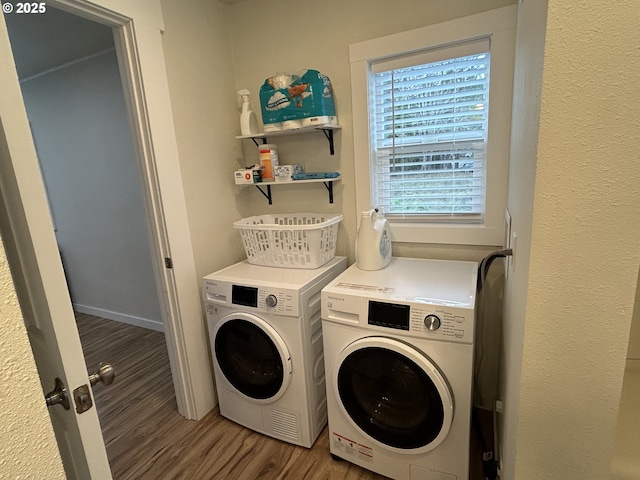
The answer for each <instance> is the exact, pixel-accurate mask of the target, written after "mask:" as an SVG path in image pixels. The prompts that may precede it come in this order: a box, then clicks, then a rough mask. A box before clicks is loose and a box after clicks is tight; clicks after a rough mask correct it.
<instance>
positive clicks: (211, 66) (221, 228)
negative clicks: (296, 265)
mask: <svg viewBox="0 0 640 480" xmlns="http://www.w3.org/2000/svg"><path fill="white" fill-rule="evenodd" d="M162 9H163V14H164V19H165V27H166V31H165V33H164V35H163V48H164V53H165V60H166V65H167V76H168V79H169V87H170V90H171V105H172V109H173V116H174V122H175V129H176V138H177V141H178V151H179V155H180V167H181V170H182V178H183V182H184V189H185V197H186V203H187V209H188V216H189V223H190V230H191V237H192V241H193V250H194V257H195V262H196V268H197V273H198V277H202V276H204V275H206V274H208V273H211V272H213V271H215V270H218V269H220V268H223V267H226V266H228V265H231V264H232V263H235V262H237V261H240V260H242V259H244V258H245V256H244V250H243V248H242V244H241V243H240V236H239V234H238V232H237V231H235V230H234V229H233V227H232V223H233V222H234V221H236V220H239V219H240V218H242V217H243V215H242V214H241V213H240V209H241V208H246V206H245V205H243V202H242V201H239V200H238V197H237V194H238V191H237V190H236V188H235V185H234V180H233V171H234V170H235V169H236V162H235V157H236V156H237V152H236V150H237V148H238V143H237V141H236V140H235V135H238V134H239V133H237V132H236V130H237V128H238V127H237V126H238V125H239V111H238V110H237V107H236V100H235V99H236V87H235V84H234V80H233V64H232V61H231V58H232V54H233V49H232V46H231V42H230V40H229V35H230V32H229V31H230V29H231V27H232V26H231V25H230V24H229V21H228V18H227V16H226V7H225V6H224V5H221V4H220V3H219V2H217V1H203V0H188V1H180V2H176V1H173V0H165V1H163V2H162Z"/></svg>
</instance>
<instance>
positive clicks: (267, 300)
mask: <svg viewBox="0 0 640 480" xmlns="http://www.w3.org/2000/svg"><path fill="white" fill-rule="evenodd" d="M203 293H204V299H205V302H207V303H214V304H218V305H226V306H228V307H230V306H233V305H237V306H239V307H245V309H249V310H253V309H255V311H256V312H265V313H273V314H278V315H286V316H298V315H299V309H300V305H299V301H298V296H297V295H296V292H295V291H293V290H289V289H286V288H283V289H278V288H267V287H256V286H253V285H241V284H236V283H228V282H217V281H214V280H208V281H207V282H205V284H204V292H203Z"/></svg>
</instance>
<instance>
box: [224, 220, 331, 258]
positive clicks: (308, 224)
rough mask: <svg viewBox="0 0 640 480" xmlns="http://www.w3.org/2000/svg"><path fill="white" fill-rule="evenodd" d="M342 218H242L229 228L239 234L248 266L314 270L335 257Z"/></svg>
mask: <svg viewBox="0 0 640 480" xmlns="http://www.w3.org/2000/svg"><path fill="white" fill-rule="evenodd" d="M342 218H343V216H342V215H340V214H337V215H328V214H322V213H282V214H269V215H258V216H255V217H248V218H243V219H242V220H238V221H237V222H234V223H233V226H234V228H236V229H238V230H239V231H240V236H241V237H242V244H243V245H244V249H245V252H246V254H247V260H248V261H249V263H252V264H254V265H263V266H266V267H282V268H302V269H314V268H318V267H320V266H322V265H324V264H325V263H327V262H328V261H329V260H331V259H332V258H333V257H335V254H336V241H337V238H338V224H339V223H340V222H341V221H342Z"/></svg>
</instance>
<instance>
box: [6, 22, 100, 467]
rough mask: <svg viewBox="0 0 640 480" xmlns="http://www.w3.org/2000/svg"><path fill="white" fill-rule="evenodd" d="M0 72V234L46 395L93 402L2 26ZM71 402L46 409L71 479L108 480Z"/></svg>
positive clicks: (92, 421) (86, 421) (84, 419)
mask: <svg viewBox="0 0 640 480" xmlns="http://www.w3.org/2000/svg"><path fill="white" fill-rule="evenodd" d="M0 71H2V72H3V74H2V75H1V76H0V125H1V127H2V128H0V157H2V159H1V161H0V193H1V199H0V229H1V230H2V234H3V238H4V241H5V247H6V251H7V258H8V259H9V263H10V266H11V270H12V274H13V276H14V283H15V287H16V292H17V294H18V298H19V300H20V305H21V308H22V309H23V316H24V318H25V323H26V326H27V331H28V334H29V339H30V341H31V346H32V349H33V354H34V357H35V359H36V364H37V366H38V370H39V373H40V379H41V383H42V388H43V392H48V391H51V390H53V389H54V385H55V381H56V378H59V379H60V380H61V381H62V382H63V383H64V385H65V386H66V389H67V395H68V396H69V397H72V396H73V394H72V392H73V391H74V390H75V389H76V388H78V387H81V386H84V385H87V390H88V393H89V395H91V396H92V394H91V387H90V386H89V379H88V374H87V367H86V365H85V362H84V357H83V353H82V346H81V344H80V338H79V335H78V331H77V328H76V326H75V321H74V316H73V310H72V307H71V300H70V298H69V292H68V290H67V286H66V282H65V278H64V272H63V270H62V263H61V260H60V255H59V253H58V251H57V247H56V241H55V237H54V234H53V227H52V224H51V218H50V215H49V211H48V209H47V208H46V205H47V200H46V195H45V191H44V185H43V182H42V178H41V177H40V173H39V167H38V163H37V158H36V154H35V149H34V146H33V141H32V139H31V132H30V129H29V124H28V121H27V115H26V112H25V109H24V105H23V103H22V95H21V92H20V87H19V85H18V78H17V75H16V72H15V68H14V67H13V57H12V53H11V47H10V44H9V38H8V35H7V31H6V26H5V24H4V21H3V20H0ZM43 207H44V208H43ZM42 401H43V402H44V401H45V399H44V397H43V400H42ZM70 404H71V405H70V407H71V408H69V409H68V410H66V409H65V408H63V407H62V405H53V406H51V407H50V408H49V412H50V415H51V421H52V423H53V426H54V431H55V433H56V438H57V441H58V447H59V449H60V453H61V456H62V459H63V463H64V466H65V471H66V473H67V476H68V478H77V479H88V478H95V479H98V478H100V479H103V478H105V479H108V478H111V473H110V469H109V463H108V460H107V454H106V450H105V446H104V441H103V438H102V433H101V430H100V424H99V421H98V416H97V414H96V409H95V408H90V409H88V410H86V411H84V412H83V413H78V412H77V411H76V408H75V406H74V402H73V398H70ZM34 447H35V446H34Z"/></svg>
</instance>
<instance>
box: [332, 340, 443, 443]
mask: <svg viewBox="0 0 640 480" xmlns="http://www.w3.org/2000/svg"><path fill="white" fill-rule="evenodd" d="M336 381H337V387H338V393H339V395H340V401H341V403H342V408H343V410H344V411H345V413H346V414H347V415H348V417H349V418H350V419H351V421H352V422H353V423H354V424H355V425H356V426H357V427H358V428H359V429H361V430H362V431H363V432H364V433H365V434H366V435H368V436H369V437H371V438H372V439H374V440H376V441H377V442H378V443H380V444H381V445H383V446H386V447H392V448H395V449H401V450H408V449H412V450H413V449H420V450H421V451H426V450H431V449H432V448H435V447H436V446H437V445H438V444H439V443H441V442H442V440H444V438H445V437H446V435H447V433H448V432H449V428H450V426H451V420H452V418H453V400H452V397H451V394H450V391H449V388H448V386H447V384H446V382H445V381H444V378H442V376H441V375H440V373H439V372H438V370H437V369H436V368H435V367H434V366H433V365H432V364H431V363H430V362H429V360H428V359H427V358H426V357H425V356H424V355H422V354H421V353H420V352H418V351H417V350H415V349H413V348H411V347H410V346H408V345H406V344H404V343H401V342H397V341H394V340H392V339H388V338H383V337H377V338H376V337H372V338H369V339H361V340H358V341H356V342H354V343H353V344H351V345H350V346H349V347H348V349H346V350H345V351H344V352H343V353H342V355H341V356H340V360H339V368H338V373H337V377H336Z"/></svg>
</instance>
